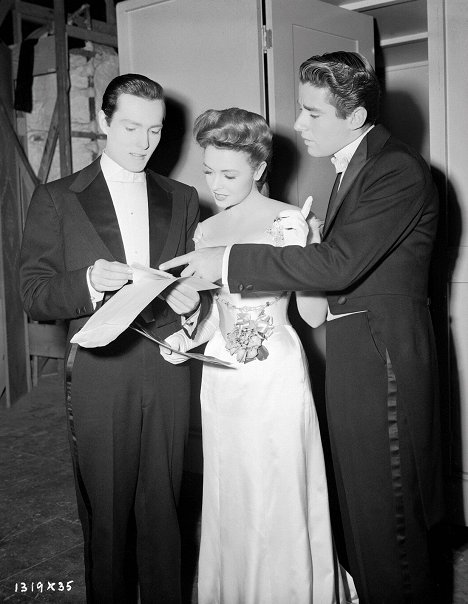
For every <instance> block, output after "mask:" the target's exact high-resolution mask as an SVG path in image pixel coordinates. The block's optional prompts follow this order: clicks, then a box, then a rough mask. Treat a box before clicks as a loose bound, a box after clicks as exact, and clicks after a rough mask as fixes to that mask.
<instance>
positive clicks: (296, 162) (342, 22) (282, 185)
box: [265, 0, 374, 218]
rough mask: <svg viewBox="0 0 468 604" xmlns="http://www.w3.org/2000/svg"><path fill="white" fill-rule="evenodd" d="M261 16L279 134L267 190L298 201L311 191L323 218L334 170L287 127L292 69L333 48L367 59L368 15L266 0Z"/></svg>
mask: <svg viewBox="0 0 468 604" xmlns="http://www.w3.org/2000/svg"><path fill="white" fill-rule="evenodd" d="M265 19H266V23H267V28H271V30H272V47H271V49H269V50H268V51H267V52H268V57H267V65H268V79H267V90H268V103H269V119H270V124H271V126H272V127H273V129H274V131H275V133H276V134H277V135H278V139H279V140H278V142H277V144H276V145H275V155H276V156H275V159H274V165H273V169H272V179H271V195H272V196H273V197H276V196H277V197H279V198H281V199H282V200H284V201H289V202H290V203H294V204H299V205H302V203H303V202H304V200H305V199H306V197H307V196H308V195H312V196H313V197H314V204H313V210H314V212H315V213H316V214H317V215H318V216H319V217H320V218H325V213H326V208H327V204H328V196H329V194H330V190H331V188H332V183H333V180H334V170H333V166H332V165H331V163H330V160H329V159H328V158H312V157H311V156H310V155H308V154H307V151H306V148H305V146H304V143H303V142H302V139H301V138H300V136H298V135H296V133H295V132H294V130H293V124H294V120H295V117H296V111H297V89H298V82H299V80H298V75H297V74H298V71H299V66H300V64H301V63H302V62H303V61H304V60H306V59H308V58H309V57H311V56H313V55H316V54H323V53H325V52H332V51H336V50H348V51H356V52H360V53H362V54H363V55H364V56H366V57H367V59H368V60H369V61H370V62H371V63H372V64H373V63H374V51H373V49H374V30H373V19H372V18H371V17H369V16H367V15H361V14H359V13H355V12H353V11H348V10H345V9H341V8H337V7H334V6H330V5H328V4H323V3H322V2H310V0H288V2H280V1H278V0H269V1H268V2H267V3H266V15H265Z"/></svg>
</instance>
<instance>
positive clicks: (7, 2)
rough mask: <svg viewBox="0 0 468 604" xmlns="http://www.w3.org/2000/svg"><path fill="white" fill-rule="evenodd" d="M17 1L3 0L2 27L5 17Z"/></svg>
mask: <svg viewBox="0 0 468 604" xmlns="http://www.w3.org/2000/svg"><path fill="white" fill-rule="evenodd" d="M14 3H15V0H1V2H0V25H1V24H2V23H3V22H4V21H5V17H6V16H7V15H8V13H9V12H10V10H11V9H12V8H13V4H14Z"/></svg>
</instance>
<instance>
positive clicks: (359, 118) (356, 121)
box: [349, 107, 367, 130]
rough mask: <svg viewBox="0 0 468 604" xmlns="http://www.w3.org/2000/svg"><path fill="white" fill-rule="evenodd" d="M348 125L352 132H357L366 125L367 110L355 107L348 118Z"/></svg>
mask: <svg viewBox="0 0 468 604" xmlns="http://www.w3.org/2000/svg"><path fill="white" fill-rule="evenodd" d="M349 117H350V120H349V124H350V126H351V128H352V129H353V130H359V128H362V127H363V126H364V124H365V123H366V119H367V109H365V108H364V107H357V108H356V109H355V110H354V111H353V112H352V114H351V115H350V116H349Z"/></svg>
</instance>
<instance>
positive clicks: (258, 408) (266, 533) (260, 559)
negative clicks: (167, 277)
mask: <svg viewBox="0 0 468 604" xmlns="http://www.w3.org/2000/svg"><path fill="white" fill-rule="evenodd" d="M198 238H199V241H198V245H197V247H198V248H199V247H203V246H205V245H209V242H207V241H205V240H204V239H203V238H202V237H201V229H199V232H198ZM267 302H268V303H270V305H269V306H266V307H265V313H266V314H267V315H268V316H270V317H272V318H273V324H274V329H273V332H272V334H271V335H270V336H269V337H268V338H267V339H266V340H265V341H264V345H265V347H266V349H267V350H268V357H267V358H266V359H265V360H262V361H259V360H257V359H255V360H253V361H251V362H249V363H246V364H242V363H237V362H236V360H235V356H231V354H230V353H229V352H228V351H227V350H226V335H227V333H229V332H231V331H232V330H233V327H234V322H235V320H236V317H237V315H238V312H239V311H238V310H236V309H235V308H233V307H236V308H240V307H244V306H248V307H261V306H264V305H265V304H266V303H267ZM288 302H289V294H283V295H282V296H281V297H280V298H279V299H278V296H277V295H276V294H261V295H258V294H250V295H248V296H242V297H241V295H240V294H229V293H228V290H227V289H226V288H222V289H221V290H219V297H218V299H217V300H216V302H215V304H216V305H217V311H218V312H217V313H216V312H215V313H214V314H215V315H216V314H219V327H218V328H217V329H216V331H215V334H214V336H213V337H212V339H211V340H210V341H209V342H208V344H207V348H206V354H209V355H213V356H216V357H219V358H221V359H224V360H226V361H231V362H235V363H236V365H237V369H235V370H233V369H228V368H223V367H216V366H213V365H207V364H205V366H204V367H203V379H202V388H201V408H202V430H203V454H204V474H203V508H202V532H201V544H200V559H199V572H198V602H199V604H311V603H313V604H332V603H335V602H347V601H354V602H357V599H353V600H351V599H349V600H348V599H347V598H346V596H345V595H344V588H343V585H342V582H341V571H340V569H339V565H338V563H337V560H336V556H335V552H334V548H333V543H332V536H331V528H330V518H329V508H328V494H327V483H326V478H325V467H324V461H323V453H322V445H321V439H320V432H319V426H318V422H317V415H316V411H315V407H314V401H313V398H312V391H311V386H310V381H309V372H308V366H307V360H306V357H305V354H304V351H303V348H302V345H301V343H300V340H299V337H298V336H297V334H296V332H295V331H294V329H293V328H292V327H291V325H290V323H289V320H288V315H287V308H288ZM247 312H248V315H249V316H250V318H251V319H256V317H257V316H258V314H259V311H258V310H253V311H247ZM244 318H245V317H244ZM337 586H338V591H339V592H340V595H338V596H337V595H336V593H337Z"/></svg>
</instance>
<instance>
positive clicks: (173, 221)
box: [146, 171, 185, 267]
mask: <svg viewBox="0 0 468 604" xmlns="http://www.w3.org/2000/svg"><path fill="white" fill-rule="evenodd" d="M146 183H147V188H148V210H149V226H150V264H151V266H153V267H158V266H159V264H161V262H164V260H169V259H170V258H173V257H174V256H175V255H176V254H177V249H178V247H179V242H180V237H181V233H183V232H185V231H184V228H183V222H184V217H185V204H183V203H177V199H175V198H174V195H175V194H174V191H173V189H172V187H171V185H170V183H167V182H165V181H164V182H163V181H161V180H160V179H158V177H157V175H156V174H155V173H153V172H151V171H148V172H147V178H146Z"/></svg>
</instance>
